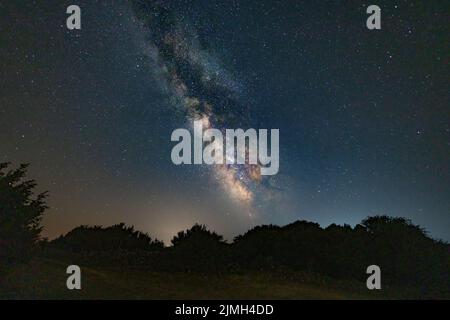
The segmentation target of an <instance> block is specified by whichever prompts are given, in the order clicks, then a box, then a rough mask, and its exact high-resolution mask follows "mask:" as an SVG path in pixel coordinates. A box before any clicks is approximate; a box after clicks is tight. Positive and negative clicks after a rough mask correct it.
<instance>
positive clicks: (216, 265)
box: [171, 224, 227, 272]
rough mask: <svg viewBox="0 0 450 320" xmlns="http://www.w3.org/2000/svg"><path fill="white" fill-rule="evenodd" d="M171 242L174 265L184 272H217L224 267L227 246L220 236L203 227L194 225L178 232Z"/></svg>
mask: <svg viewBox="0 0 450 320" xmlns="http://www.w3.org/2000/svg"><path fill="white" fill-rule="evenodd" d="M171 242H172V245H173V248H171V249H172V253H173V254H172V256H173V258H174V260H175V263H177V264H178V265H179V267H181V269H183V270H185V271H211V272H217V271H220V270H221V269H223V268H224V267H225V263H226V261H227V250H226V249H227V248H226V247H227V244H226V242H225V241H224V240H223V237H222V236H221V235H218V234H217V233H215V232H211V231H209V230H208V229H207V228H206V226H205V225H199V224H195V225H194V226H193V227H192V228H191V229H188V230H186V231H180V232H178V234H177V235H176V236H175V237H173V239H172V240H171Z"/></svg>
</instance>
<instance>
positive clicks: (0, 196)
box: [0, 163, 47, 264]
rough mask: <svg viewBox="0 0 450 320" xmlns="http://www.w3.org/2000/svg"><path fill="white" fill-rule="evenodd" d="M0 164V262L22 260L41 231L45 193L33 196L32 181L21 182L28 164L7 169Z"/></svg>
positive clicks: (29, 251) (26, 257)
mask: <svg viewBox="0 0 450 320" xmlns="http://www.w3.org/2000/svg"><path fill="white" fill-rule="evenodd" d="M9 165H10V163H0V261H2V262H3V263H5V264H9V263H14V262H19V261H22V262H23V261H26V260H28V259H29V258H30V256H31V253H32V251H33V248H34V245H35V243H36V242H37V240H39V238H40V233H41V231H42V226H41V219H42V216H43V213H44V211H45V210H46V209H47V205H46V204H45V199H46V197H47V193H46V192H44V193H40V194H37V195H35V194H34V190H35V188H36V183H35V181H34V180H25V176H26V174H27V169H28V164H21V165H20V166H19V168H18V169H13V170H8V167H9Z"/></svg>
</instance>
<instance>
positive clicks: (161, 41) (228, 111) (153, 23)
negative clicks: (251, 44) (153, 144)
mask: <svg viewBox="0 0 450 320" xmlns="http://www.w3.org/2000/svg"><path fill="white" fill-rule="evenodd" d="M134 4H135V12H136V14H137V17H138V19H140V21H141V22H142V23H143V29H144V32H146V34H147V41H148V44H147V45H148V46H147V49H148V51H147V52H148V53H149V54H148V55H147V57H148V58H149V59H152V60H154V61H153V63H152V65H157V66H158V69H159V70H158V71H157V72H156V73H157V74H158V75H160V78H159V80H160V81H163V82H164V83H165V84H164V86H163V87H164V88H165V89H166V90H167V92H168V93H169V94H170V95H171V96H172V98H173V104H174V107H175V108H181V110H180V111H181V112H183V113H184V114H185V116H186V119H187V121H188V123H190V124H191V126H192V124H193V122H194V121H195V120H202V122H203V127H204V129H210V128H218V129H219V130H221V131H222V132H223V131H224V130H225V129H226V128H233V126H239V127H244V128H245V127H246V125H247V126H248V122H247V119H248V116H251V112H250V111H249V110H248V107H246V106H245V102H242V95H241V89H242V85H241V84H240V83H239V81H238V80H236V79H234V77H233V75H232V74H231V73H229V72H227V70H226V68H224V67H223V66H222V65H221V62H220V61H219V60H218V59H217V58H216V57H215V56H214V55H213V54H211V53H210V52H208V50H207V49H205V48H204V47H203V46H202V45H201V43H200V41H199V38H198V35H197V33H196V30H195V29H193V27H192V26H191V24H190V23H189V22H188V21H186V19H185V18H184V17H183V16H181V15H176V14H174V13H172V12H171V11H170V10H169V9H168V8H167V7H166V6H165V5H164V4H163V3H158V2H156V3H153V2H135V3H134ZM153 72H155V71H153ZM214 142H216V143H217V141H214ZM214 142H213V143H214ZM218 147H219V146H218V144H217V145H216V148H218ZM216 150H220V149H216ZM222 151H223V150H222ZM219 152H220V151H219ZM205 170H208V169H207V168H205ZM212 175H213V177H214V178H215V179H217V180H218V181H219V182H220V184H221V185H222V187H223V189H224V190H225V191H226V192H227V193H228V194H229V196H230V198H231V199H233V200H235V201H237V202H239V203H241V204H243V205H244V206H245V207H246V210H247V212H246V213H247V214H248V215H250V216H251V215H252V214H254V212H255V211H254V208H252V206H251V204H252V201H253V198H254V192H255V191H257V189H258V185H259V184H260V182H261V180H262V179H263V178H262V176H261V174H260V168H259V165H251V164H246V165H239V164H234V165H229V164H223V165H215V166H214V168H213V169H212ZM260 188H261V186H260Z"/></svg>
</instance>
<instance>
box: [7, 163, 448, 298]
mask: <svg viewBox="0 0 450 320" xmlns="http://www.w3.org/2000/svg"><path fill="white" fill-rule="evenodd" d="M7 168H8V164H0V263H2V264H8V263H9V264H12V263H19V262H26V261H27V260H29V259H30V257H31V256H32V255H33V253H36V254H39V255H42V256H45V257H50V258H53V259H59V260H61V261H69V262H71V263H73V261H77V263H78V264H83V265H99V266H108V267H120V268H125V269H126V268H130V267H138V268H145V269H148V270H153V271H159V272H200V273H207V274H212V273H213V274H223V273H239V272H254V271H265V272H273V273H283V272H310V273H315V274H320V275H324V276H327V277H332V278H336V279H352V280H357V281H365V279H366V277H367V275H366V274H365V270H366V268H367V266H369V265H373V264H375V265H378V266H380V267H381V270H382V274H383V283H387V284H392V285H398V286H403V287H414V288H419V289H420V290H421V291H423V292H438V293H440V294H445V295H448V294H450V245H449V244H448V243H446V242H443V241H438V240H435V239H432V238H431V237H430V236H429V235H428V234H427V232H426V231H425V230H424V229H423V228H421V227H420V226H417V225H415V224H413V223H412V222H411V221H410V220H408V219H405V218H399V217H388V216H373V217H368V218H366V219H364V220H363V221H361V223H359V224H357V225H356V226H355V227H351V226H349V225H343V226H341V225H336V224H332V225H330V226H328V227H326V228H322V227H321V226H320V225H319V224H317V223H313V222H308V221H296V222H294V223H291V224H288V225H286V226H276V225H262V226H257V227H254V228H252V229H251V230H249V231H247V232H246V233H244V234H243V235H239V236H237V237H235V238H234V239H233V241H231V242H227V241H225V240H224V238H223V237H222V236H221V235H219V234H217V233H216V232H214V231H211V230H208V228H207V227H206V226H205V225H201V224H195V225H194V226H193V227H192V228H190V229H188V230H184V231H180V232H178V234H177V235H175V236H174V237H173V239H172V240H171V246H164V244H163V242H161V241H159V240H157V239H154V238H152V237H151V236H149V235H148V234H147V233H143V232H140V231H137V230H135V229H134V227H132V226H126V225H125V224H124V223H121V224H117V225H113V226H110V227H101V226H80V227H77V228H75V229H73V230H72V231H70V232H68V233H67V234H65V235H62V236H60V237H58V238H56V239H54V240H52V241H47V240H44V239H40V238H39V234H40V232H41V230H42V227H41V226H40V221H41V218H42V215H43V213H44V212H45V210H46V209H47V206H46V204H45V199H46V196H47V194H46V193H41V194H38V195H34V192H33V191H34V188H35V187H36V183H35V182H34V181H32V180H24V177H25V174H26V170H27V166H26V165H22V166H20V167H19V168H18V169H15V170H5V169H7Z"/></svg>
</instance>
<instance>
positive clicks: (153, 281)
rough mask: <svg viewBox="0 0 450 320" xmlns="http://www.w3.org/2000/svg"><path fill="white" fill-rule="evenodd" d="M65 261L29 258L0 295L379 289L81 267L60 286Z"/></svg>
mask: <svg viewBox="0 0 450 320" xmlns="http://www.w3.org/2000/svg"><path fill="white" fill-rule="evenodd" d="M66 267H67V265H66V264H62V263H59V262H57V261H52V260H43V259H39V260H35V261H33V262H32V263H31V264H30V265H28V266H25V265H22V266H20V267H16V268H15V269H13V270H10V271H9V272H7V273H6V274H5V272H3V275H2V277H1V279H0V299H371V298H382V296H381V295H380V293H379V292H369V291H368V290H367V289H365V290H364V289H363V287H362V286H361V288H359V289H358V290H351V291H350V290H348V289H347V290H343V289H338V287H336V286H335V285H326V286H325V285H323V284H318V283H308V281H299V280H295V281H293V280H287V279H281V278H280V277H274V276H270V275H267V274H251V275H227V276H205V275H199V274H186V273H176V274H169V273H155V272H147V271H143V270H126V271H120V270H103V269H102V270H100V269H99V268H88V267H82V266H81V268H82V289H81V290H68V289H67V288H66V279H67V276H68V275H67V274H66Z"/></svg>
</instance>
